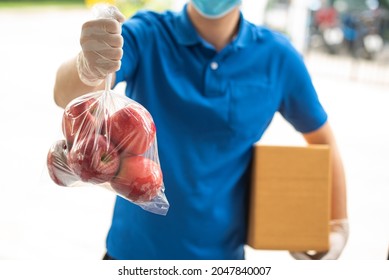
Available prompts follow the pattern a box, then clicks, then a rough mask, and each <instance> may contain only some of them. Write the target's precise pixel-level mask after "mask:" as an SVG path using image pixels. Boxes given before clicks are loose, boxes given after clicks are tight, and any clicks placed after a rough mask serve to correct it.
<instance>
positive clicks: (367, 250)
mask: <svg viewBox="0 0 389 280" xmlns="http://www.w3.org/2000/svg"><path fill="white" fill-rule="evenodd" d="M88 17H89V14H88V13H87V12H86V11H82V10H55V9H50V10H38V9H35V10H33V11H26V10H14V11H10V10H6V11H1V10H0V31H1V34H2V38H1V44H0V65H1V67H0V81H1V83H0V87H1V90H0V92H1V102H0V124H1V126H0V127H1V130H0V135H1V145H0V154H1V155H2V157H1V162H0V173H1V177H2V180H1V183H0V259H17V260H21V259H49V258H50V259H55V260H60V259H80V260H82V259H85V260H86V259H99V258H100V257H101V256H102V254H103V252H104V242H105V235H106V232H107V230H108V228H109V225H110V218H111V214H112V206H113V201H114V194H113V193H110V192H108V191H106V190H103V189H97V188H80V189H65V188H60V187H57V186H55V185H53V184H52V183H51V182H50V181H49V180H48V177H47V173H46V169H45V158H46V153H47V150H48V148H49V146H50V145H51V144H52V143H53V142H54V141H55V140H57V139H59V138H61V131H60V120H61V114H62V111H61V110H60V109H59V108H57V107H56V106H55V105H54V103H53V101H52V88H53V84H54V76H55V72H56V69H57V67H58V66H59V64H60V63H61V62H62V61H64V60H65V59H67V58H70V57H71V56H73V55H74V54H75V53H76V52H77V51H78V48H79V46H78V37H79V31H80V25H81V23H82V22H83V21H85V20H86V19H87V18H88ZM328 61H329V60H328V58H325V59H323V57H319V58H318V57H317V56H309V57H308V60H307V62H308V64H309V67H310V68H311V70H312V75H313V80H314V83H315V85H316V86H317V89H318V92H319V95H320V99H321V100H322V102H323V104H324V105H325V107H326V108H327V110H328V112H329V114H330V121H331V123H332V125H333V128H334V130H335V133H336V135H337V138H338V141H339V146H340V149H341V151H342V155H343V158H344V164H345V168H346V172H347V180H348V185H349V188H348V197H349V214H350V224H351V235H350V239H349V243H348V245H347V248H346V250H345V251H344V254H343V256H342V259H344V260H382V259H385V258H386V254H387V251H388V247H389V188H388V185H389V172H388V167H389V159H388V155H389V146H388V143H389V130H388V120H389V110H387V104H389V91H388V85H387V84H386V85H385V84H382V83H381V84H377V82H376V81H366V80H365V79H361V78H360V79H359V80H362V81H364V82H361V81H358V80H355V79H350V76H349V75H347V73H349V69H350V68H349V67H350V66H349V64H347V63H345V64H329V63H328ZM335 61H339V60H338V59H337V60H335ZM334 65H335V66H334ZM342 69H343V70H342ZM324 70H326V71H324ZM382 71H384V70H382ZM382 71H381V70H380V72H381V73H382ZM365 72H366V75H367V74H370V76H371V71H369V70H365ZM367 72H369V73H367ZM366 75H362V76H359V77H363V76H366ZM286 135H287V136H286ZM263 142H264V143H272V144H300V143H303V142H302V139H301V137H300V136H299V135H297V134H296V133H295V132H294V131H293V130H292V129H291V127H290V126H289V125H288V124H286V123H285V122H284V121H283V120H282V119H281V118H280V117H279V116H276V118H275V120H274V122H273V123H272V125H271V127H270V129H269V130H268V131H267V133H266V135H265V136H264V138H263ZM247 257H248V258H249V259H258V260H261V259H263V260H266V259H290V258H289V255H288V254H287V253H286V252H273V251H254V250H250V249H248V251H247Z"/></svg>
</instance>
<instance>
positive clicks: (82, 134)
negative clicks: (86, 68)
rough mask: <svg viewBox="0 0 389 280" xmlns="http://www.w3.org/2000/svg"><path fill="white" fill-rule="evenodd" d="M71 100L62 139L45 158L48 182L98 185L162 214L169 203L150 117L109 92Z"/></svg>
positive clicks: (122, 97)
mask: <svg viewBox="0 0 389 280" xmlns="http://www.w3.org/2000/svg"><path fill="white" fill-rule="evenodd" d="M111 80H112V76H111V75H109V76H108V77H107V79H106V81H105V90H101V91H97V92H92V93H89V94H86V95H83V96H80V97H78V98H76V99H74V100H73V101H71V102H70V103H69V104H68V105H67V107H66V108H65V110H64V114H63V119H62V131H63V135H64V138H65V139H63V140H59V141H57V142H55V143H54V144H53V145H52V147H51V148H50V150H49V152H48V155H47V169H48V172H49V175H50V177H51V179H52V180H53V181H54V182H55V183H56V184H57V185H60V186H69V187H70V186H83V185H85V183H91V184H93V185H98V186H102V187H104V188H107V189H109V190H111V191H114V192H115V193H116V194H118V195H120V196H121V197H123V198H125V199H127V200H129V201H130V202H132V203H134V204H136V205H139V206H140V207H142V208H143V209H144V210H146V211H149V212H152V213H155V214H160V215H166V213H167V211H168V209H169V203H168V201H167V198H166V196H165V193H164V190H165V187H164V184H163V176H162V171H161V166H160V163H159V156H158V150H157V138H156V127H155V124H154V121H153V118H152V116H151V115H150V113H149V112H148V111H147V110H146V109H145V108H144V107H143V106H142V105H141V104H139V103H137V102H136V101H134V100H132V99H130V98H128V97H126V96H122V95H119V94H116V93H115V92H114V91H112V90H111V89H110V84H111Z"/></svg>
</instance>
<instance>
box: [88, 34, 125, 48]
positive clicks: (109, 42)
mask: <svg viewBox="0 0 389 280" xmlns="http://www.w3.org/2000/svg"><path fill="white" fill-rule="evenodd" d="M123 43H124V41H123V37H122V36H121V35H120V34H104V35H94V36H93V37H92V36H90V37H85V36H84V37H81V38H80V45H81V47H82V50H83V51H89V50H94V51H99V50H105V49H109V48H122V47H123Z"/></svg>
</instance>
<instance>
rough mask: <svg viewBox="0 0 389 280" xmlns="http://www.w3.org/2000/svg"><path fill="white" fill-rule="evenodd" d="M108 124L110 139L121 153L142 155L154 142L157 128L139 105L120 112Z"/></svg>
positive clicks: (109, 119)
mask: <svg viewBox="0 0 389 280" xmlns="http://www.w3.org/2000/svg"><path fill="white" fill-rule="evenodd" d="M107 123H108V125H107V126H108V129H107V130H108V131H107V134H108V135H109V136H108V137H110V140H111V141H112V143H114V144H115V145H116V146H117V147H118V148H119V150H120V151H121V152H123V151H125V152H126V153H129V154H132V155H141V154H143V153H144V152H146V151H147V149H148V148H149V147H150V146H151V144H152V143H153V141H154V138H155V133H156V128H155V124H154V121H153V118H152V117H151V115H150V113H149V112H148V111H147V110H146V109H145V108H144V107H143V106H142V105H140V104H138V103H135V102H134V103H131V104H130V105H128V106H126V107H124V108H122V109H120V110H118V111H117V112H115V113H114V114H112V115H111V116H110V117H109V118H108V121H107Z"/></svg>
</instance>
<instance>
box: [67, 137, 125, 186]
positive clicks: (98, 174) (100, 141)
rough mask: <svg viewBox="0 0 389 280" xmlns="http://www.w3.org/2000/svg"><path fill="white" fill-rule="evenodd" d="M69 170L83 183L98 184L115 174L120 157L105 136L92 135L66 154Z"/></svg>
mask: <svg viewBox="0 0 389 280" xmlns="http://www.w3.org/2000/svg"><path fill="white" fill-rule="evenodd" d="M68 163H69V166H70V168H71V169H72V170H73V172H74V173H75V174H77V175H78V176H79V177H80V179H81V180H82V181H84V182H89V183H94V184H100V183H104V182H107V181H109V180H111V179H112V177H113V176H115V174H116V173H117V171H118V169H119V164H120V157H119V155H118V152H117V150H116V148H115V146H114V145H112V144H111V143H110V142H108V141H107V139H106V138H105V136H103V135H97V137H95V136H94V135H93V136H91V137H89V138H85V139H83V141H80V142H77V143H76V144H75V145H74V146H73V148H72V149H71V150H70V152H69V154H68Z"/></svg>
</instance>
